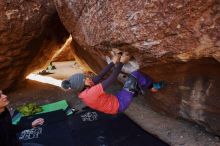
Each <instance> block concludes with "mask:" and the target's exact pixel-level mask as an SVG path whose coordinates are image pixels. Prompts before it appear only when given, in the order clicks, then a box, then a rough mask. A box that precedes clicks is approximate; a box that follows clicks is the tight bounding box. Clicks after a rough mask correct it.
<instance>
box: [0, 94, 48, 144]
mask: <svg viewBox="0 0 220 146" xmlns="http://www.w3.org/2000/svg"><path fill="white" fill-rule="evenodd" d="M8 104H9V101H8V97H7V96H6V95H4V94H3V93H2V91H1V90H0V145H1V146H24V145H25V146H42V145H40V144H34V143H29V144H24V145H23V144H21V143H20V142H19V140H18V139H17V137H16V133H18V132H21V131H23V130H25V129H31V128H33V127H36V126H38V125H42V124H43V123H44V119H42V118H38V119H36V120H34V121H33V122H32V123H31V124H30V125H29V126H27V127H26V126H21V125H12V119H11V115H10V113H9V111H8V109H7V108H6V106H7V105H8Z"/></svg>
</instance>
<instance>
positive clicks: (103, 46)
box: [54, 0, 220, 134]
mask: <svg viewBox="0 0 220 146" xmlns="http://www.w3.org/2000/svg"><path fill="white" fill-rule="evenodd" d="M54 2H55V5H56V8H57V11H58V14H59V16H60V19H61V21H62V22H63V24H64V26H65V27H66V29H67V30H68V32H69V33H71V35H72V37H73V46H74V49H75V50H74V51H75V53H76V54H77V55H78V56H79V57H80V58H82V59H83V60H84V61H85V62H87V63H88V65H89V66H90V67H91V68H93V69H94V70H96V71H99V70H100V69H101V68H102V67H103V66H104V65H105V62H106V59H107V58H108V57H107V56H109V55H110V53H109V52H110V50H111V49H112V48H114V47H123V48H125V47H127V49H123V50H126V51H129V52H130V53H131V54H132V55H133V62H132V63H130V65H131V66H128V71H129V70H130V71H132V70H134V68H135V69H137V68H140V69H141V70H142V71H144V72H145V73H149V74H150V75H151V76H152V77H153V78H154V79H155V80H162V79H163V80H165V81H166V82H167V83H168V86H167V88H166V89H165V90H164V91H162V92H161V93H159V94H154V95H153V94H149V96H148V98H146V99H147V100H148V102H149V103H150V104H151V105H152V108H154V109H155V110H157V111H160V112H161V113H166V114H169V115H172V116H174V117H182V118H185V119H188V120H191V121H195V122H197V123H199V124H202V125H204V126H205V127H207V129H209V130H212V131H213V132H215V133H217V134H220V116H219V112H220V109H219V107H220V102H219V100H218V97H219V96H220V92H218V90H219V89H220V84H219V83H220V76H219V75H220V63H219V62H220V39H219V38H220V2H219V1H217V0H185V1H181V0H157V1H155V0H154V1H153V0H135V1H131V0H123V1H122V0H112V1H105V0H99V1H97V0H81V1H72V0H54Z"/></svg>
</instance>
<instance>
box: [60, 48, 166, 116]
mask: <svg viewBox="0 0 220 146" xmlns="http://www.w3.org/2000/svg"><path fill="white" fill-rule="evenodd" d="M113 52H114V55H113V59H112V62H111V63H109V64H108V65H107V66H106V67H105V68H104V69H103V70H102V71H101V73H100V74H99V75H97V76H95V77H93V78H90V77H88V76H87V75H86V74H83V73H76V74H73V75H72V76H71V77H70V78H69V80H64V81H62V83H61V87H62V88H64V89H66V90H73V91H74V93H76V94H78V96H79V98H80V99H81V100H82V101H83V102H84V103H85V104H86V105H87V106H88V107H90V108H92V109H95V110H97V111H100V112H104V113H107V114H117V113H120V112H123V111H124V110H125V109H127V108H128V106H129V105H130V103H131V101H132V99H133V97H134V96H136V95H137V94H138V93H139V92H141V93H144V92H145V91H146V90H147V89H150V90H151V91H152V92H157V91H158V90H160V89H161V88H162V87H163V82H157V83H154V82H153V81H152V79H151V78H150V77H149V76H148V75H145V74H142V73H141V72H139V71H134V72H132V73H131V74H130V75H129V77H128V79H127V80H126V82H125V83H124V87H123V88H122V89H121V90H120V91H119V92H117V94H116V95H112V94H108V93H106V89H107V88H108V87H109V86H110V85H112V83H113V82H114V81H115V80H116V79H117V77H118V75H119V73H120V71H121V69H122V67H123V65H124V64H125V63H127V62H128V61H129V59H130V58H131V57H130V55H129V54H128V53H127V52H123V53H122V52H121V51H120V50H118V49H115V50H114V51H113ZM113 67H114V68H113ZM112 68H113V71H112V73H111V74H110V76H109V77H108V78H106V79H104V80H102V78H103V77H104V76H105V75H106V74H107V73H108V72H110V70H111V69H112Z"/></svg>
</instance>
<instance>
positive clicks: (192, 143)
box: [7, 61, 220, 146]
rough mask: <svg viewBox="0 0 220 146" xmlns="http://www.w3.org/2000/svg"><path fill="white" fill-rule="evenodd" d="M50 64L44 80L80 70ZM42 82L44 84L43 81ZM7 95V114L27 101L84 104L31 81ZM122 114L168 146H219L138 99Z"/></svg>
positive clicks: (200, 130) (114, 88) (199, 131)
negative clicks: (52, 68)
mask: <svg viewBox="0 0 220 146" xmlns="http://www.w3.org/2000/svg"><path fill="white" fill-rule="evenodd" d="M54 65H55V66H56V68H57V69H55V70H53V71H52V72H53V73H54V74H50V75H45V76H44V77H53V78H56V79H59V80H62V79H65V78H68V77H69V76H70V75H71V74H73V73H75V72H81V71H82V68H81V67H80V66H78V65H77V63H75V62H74V61H72V62H62V63H60V62H57V63H54ZM43 80H44V81H45V80H46V79H43ZM59 82H61V81H59ZM57 85H58V83H57ZM119 88H120V85H119V84H114V85H113V86H112V87H111V89H110V90H109V92H112V93H114V92H116V91H117V90H118V89H119ZM7 95H8V97H9V100H10V101H11V102H10V106H9V109H10V110H11V111H13V110H14V109H15V108H16V107H17V106H20V105H22V104H24V103H28V102H36V103H38V104H46V103H51V102H54V101H58V100H62V99H66V100H67V101H68V102H69V103H70V105H71V106H72V107H75V108H77V109H81V108H82V107H84V104H83V103H82V102H81V101H80V100H79V99H78V98H77V97H76V96H73V94H72V93H71V92H65V91H63V90H62V89H61V88H60V87H58V86H54V85H50V84H47V83H41V82H38V81H33V80H26V81H25V82H24V83H23V84H22V85H20V86H19V87H18V88H17V89H15V90H13V91H10V92H9V93H7ZM125 114H126V115H128V116H129V117H130V118H131V119H132V120H133V121H135V122H136V123H137V124H138V125H140V126H141V127H142V128H143V129H145V130H146V131H148V132H149V133H152V134H154V135H156V136H157V137H159V138H160V139H162V140H163V141H165V142H167V143H169V144H170V145H172V146H220V139H219V137H217V136H215V135H212V134H210V133H208V132H206V131H205V129H204V128H202V127H201V126H198V125H196V124H193V123H190V122H187V121H184V120H180V119H172V118H169V117H166V116H164V115H161V114H159V113H156V112H154V111H152V110H151V108H150V107H149V106H148V105H147V103H146V101H145V100H144V98H143V97H141V96H140V97H137V98H134V100H133V102H132V104H131V105H130V107H129V108H128V109H127V110H126V111H125Z"/></svg>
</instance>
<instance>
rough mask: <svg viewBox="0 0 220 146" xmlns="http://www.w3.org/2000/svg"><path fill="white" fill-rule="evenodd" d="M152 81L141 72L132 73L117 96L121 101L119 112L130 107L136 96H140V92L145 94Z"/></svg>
mask: <svg viewBox="0 0 220 146" xmlns="http://www.w3.org/2000/svg"><path fill="white" fill-rule="evenodd" d="M152 83H153V82H152V79H151V78H150V77H149V76H148V75H146V74H142V73H141V72H139V71H134V72H132V73H131V74H130V75H129V77H128V79H127V80H126V82H125V83H124V87H123V89H122V90H120V91H119V92H118V93H117V94H116V96H117V98H118V101H119V110H118V111H119V112H123V111H124V110H125V109H126V108H128V106H129V105H130V103H131V101H132V99H133V97H134V96H136V95H137V94H138V92H139V91H141V92H142V93H144V92H145V91H146V90H147V89H148V87H149V86H151V85H152Z"/></svg>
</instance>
